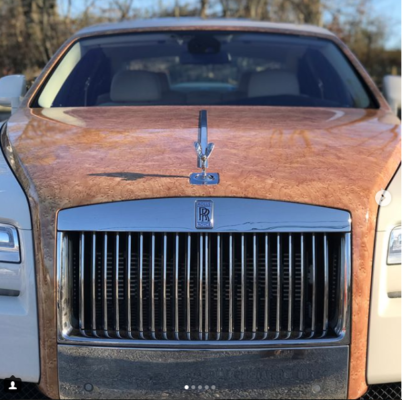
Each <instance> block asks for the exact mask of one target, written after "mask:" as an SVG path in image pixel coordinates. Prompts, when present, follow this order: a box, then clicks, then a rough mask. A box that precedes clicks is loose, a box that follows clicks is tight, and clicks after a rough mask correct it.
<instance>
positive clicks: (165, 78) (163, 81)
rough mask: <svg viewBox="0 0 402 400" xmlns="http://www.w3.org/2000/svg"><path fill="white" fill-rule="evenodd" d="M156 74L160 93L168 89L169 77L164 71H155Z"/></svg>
mask: <svg viewBox="0 0 402 400" xmlns="http://www.w3.org/2000/svg"><path fill="white" fill-rule="evenodd" d="M157 74H158V77H159V82H160V85H161V89H162V93H166V92H168V91H169V90H170V86H169V78H168V76H167V74H166V72H157Z"/></svg>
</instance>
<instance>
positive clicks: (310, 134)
mask: <svg viewBox="0 0 402 400" xmlns="http://www.w3.org/2000/svg"><path fill="white" fill-rule="evenodd" d="M206 109H207V111H208V126H209V141H210V142H214V143H215V150H214V152H213V154H212V156H211V158H210V168H209V170H210V171H211V172H219V174H220V179H221V181H220V183H219V185H216V186H193V185H190V183H189V174H190V173H192V172H195V171H197V170H198V169H197V168H196V166H197V163H196V153H195V150H194V141H195V140H196V139H197V133H198V114H199V111H200V108H199V107H127V108H93V109H85V108H81V109H61V108H59V109H48V110H31V109H21V110H20V111H19V112H18V113H16V114H15V115H14V116H13V117H12V118H11V120H10V121H9V123H8V127H7V132H6V134H3V135H2V146H3V149H5V153H6V155H7V157H8V160H9V161H10V165H11V166H12V168H13V169H14V171H15V173H16V175H17V177H18V179H19V180H20V182H21V184H22V185H23V187H24V189H25V191H26V193H27V195H28V198H29V202H30V206H31V212H32V222H33V227H34V238H35V240H34V244H35V257H36V271H37V287H38V311H39V326H40V329H41V334H40V337H41V360H42V361H41V371H42V373H41V376H42V378H41V387H42V388H43V389H44V390H45V392H46V393H52V394H53V395H54V396H56V397H57V386H56V385H55V382H57V345H56V343H57V339H56V337H57V332H56V296H55V294H56V289H57V280H56V260H55V254H56V249H55V243H56V240H55V239H56V237H55V233H56V229H57V227H56V217H57V213H58V211H59V210H60V209H62V208H66V207H75V206H80V205H84V204H93V203H102V202H112V201H121V200H129V199H140V198H141V199H145V198H158V197H159V198H160V197H181V196H194V197H214V196H219V197H225V196H228V197H248V198H258V199H274V200H282V201H293V202H299V203H308V204H315V205H320V206H327V207H335V208H342V209H345V210H349V211H350V212H351V215H352V241H353V259H352V263H353V270H352V272H353V278H352V281H353V287H352V291H353V305H352V329H351V332H352V338H351V346H350V381H349V387H352V388H353V392H352V395H353V396H354V395H356V394H357V395H356V396H355V397H359V396H360V395H361V394H362V393H364V392H365V391H366V389H367V386H366V379H365V371H366V354H367V327H368V315H369V304H370V287H371V270H372V259H373V258H372V257H373V244H374V237H375V224H376V216H377V210H378V206H377V203H376V201H375V193H376V192H377V191H379V190H381V189H383V188H385V187H386V186H387V184H388V182H389V181H390V180H391V178H392V176H393V174H394V172H395V170H396V169H397V167H398V165H399V163H400V139H399V120H398V119H397V118H396V117H394V116H392V115H391V114H390V113H389V112H388V111H386V110H371V111H364V110H345V109H312V108H304V109H302V108H279V107H278V108H270V107H207V108H206ZM167 212H168V210H167ZM233 218H234V219H235V218H236V215H233Z"/></svg>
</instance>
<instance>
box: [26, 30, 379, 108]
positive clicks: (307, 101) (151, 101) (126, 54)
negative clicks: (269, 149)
mask: <svg viewBox="0 0 402 400" xmlns="http://www.w3.org/2000/svg"><path fill="white" fill-rule="evenodd" d="M143 105H234V106H235V105H269V106H299V107H303V106H304V107H354V108H368V107H373V103H372V101H371V98H370V94H369V93H368V92H367V89H366V88H365V86H364V84H363V81H362V80H361V78H360V77H359V76H358V74H357V72H356V71H355V70H354V69H353V67H352V66H351V64H350V63H349V61H348V60H347V58H346V57H345V56H344V55H343V53H342V52H341V51H340V50H339V49H338V47H337V46H336V45H335V44H334V43H333V42H331V41H330V40H325V39H319V38H316V37H301V36H295V35H279V34H273V33H249V32H211V31H198V32H186V31H184V32H162V33H130V34H120V35H108V36H99V37H93V38H87V39H82V40H80V41H78V42H76V43H75V44H74V45H73V46H72V47H71V49H70V50H69V51H68V52H67V54H66V55H65V56H64V57H63V59H62V60H61V61H60V62H59V63H58V65H57V66H56V68H55V69H54V71H53V73H52V74H51V75H50V78H49V79H47V81H46V82H45V84H44V85H43V87H42V88H41V90H40V91H39V94H38V96H37V97H36V99H35V101H34V103H33V107H43V108H49V107H104V106H143Z"/></svg>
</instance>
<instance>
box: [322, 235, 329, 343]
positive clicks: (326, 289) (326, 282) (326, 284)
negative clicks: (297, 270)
mask: <svg viewBox="0 0 402 400" xmlns="http://www.w3.org/2000/svg"><path fill="white" fill-rule="evenodd" d="M328 268H329V266H328V240H327V235H326V234H324V315H323V334H322V336H323V337H325V336H326V333H327V331H328V295H329V270H328Z"/></svg>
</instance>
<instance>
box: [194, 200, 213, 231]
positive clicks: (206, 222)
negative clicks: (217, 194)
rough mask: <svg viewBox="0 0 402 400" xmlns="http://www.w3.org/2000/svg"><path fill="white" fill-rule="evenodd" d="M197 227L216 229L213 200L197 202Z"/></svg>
mask: <svg viewBox="0 0 402 400" xmlns="http://www.w3.org/2000/svg"><path fill="white" fill-rule="evenodd" d="M195 227H196V228H197V229H212V228H213V227H214V203H213V202H212V201H211V200H197V201H196V202H195Z"/></svg>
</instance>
